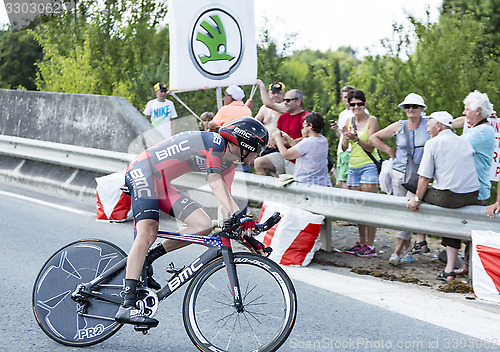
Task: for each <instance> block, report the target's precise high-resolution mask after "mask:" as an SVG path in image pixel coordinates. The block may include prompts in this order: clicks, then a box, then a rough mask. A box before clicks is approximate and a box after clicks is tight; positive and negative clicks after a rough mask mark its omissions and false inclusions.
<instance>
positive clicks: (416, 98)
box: [398, 93, 427, 110]
mask: <svg viewBox="0 0 500 352" xmlns="http://www.w3.org/2000/svg"><path fill="white" fill-rule="evenodd" d="M405 105H420V106H423V107H424V110H425V108H426V107H427V105H425V103H424V98H422V96H420V95H418V94H416V93H410V94H408V95H407V96H406V98H405V100H403V102H402V103H401V104H399V105H398V108H401V109H404V106H405Z"/></svg>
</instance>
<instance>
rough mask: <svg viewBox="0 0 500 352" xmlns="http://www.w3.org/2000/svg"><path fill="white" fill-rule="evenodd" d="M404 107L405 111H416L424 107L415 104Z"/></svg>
mask: <svg viewBox="0 0 500 352" xmlns="http://www.w3.org/2000/svg"><path fill="white" fill-rule="evenodd" d="M403 107H404V108H405V109H410V108H411V109H415V110H416V109H418V108H421V107H422V106H420V105H414V104H408V105H403Z"/></svg>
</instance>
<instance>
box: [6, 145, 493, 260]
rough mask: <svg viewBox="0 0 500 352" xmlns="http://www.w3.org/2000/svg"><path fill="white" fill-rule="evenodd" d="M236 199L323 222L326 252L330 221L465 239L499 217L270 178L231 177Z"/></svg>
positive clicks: (69, 149)
mask: <svg viewBox="0 0 500 352" xmlns="http://www.w3.org/2000/svg"><path fill="white" fill-rule="evenodd" d="M0 154H7V155H10V156H15V157H18V158H28V159H32V160H38V161H42V162H46V163H55V164H58V165H65V166H70V167H74V168H81V169H86V170H92V171H100V172H103V173H112V172H123V171H124V170H125V168H126V166H127V164H128V162H129V161H130V160H131V158H133V157H134V155H132V154H126V153H116V152H109V151H103V150H96V149H91V148H82V147H75V146H68V145H61V144H57V143H51V142H43V141H33V140H26V139H22V138H16V137H8V136H0ZM173 184H174V185H176V186H180V187H185V188H196V189H198V190H199V191H206V192H210V189H209V187H208V185H206V175H204V174H201V173H189V174H186V175H183V176H181V177H179V178H178V179H176V180H174V182H173ZM231 191H232V192H231V193H232V194H233V196H234V197H236V198H241V199H248V200H251V201H258V202H263V201H274V202H278V203H283V204H287V205H289V206H296V207H298V208H300V209H304V210H308V211H311V212H313V213H316V214H321V215H324V216H325V217H326V218H327V221H325V226H324V227H323V229H322V236H321V241H322V243H323V248H324V249H325V250H331V221H330V220H333V219H343V220H347V221H351V222H355V223H362V224H366V225H374V226H379V227H385V228H392V229H397V230H404V231H412V232H416V233H425V234H435V235H440V236H447V237H453V238H458V239H462V240H469V239H470V236H471V230H492V229H498V228H499V226H500V216H497V217H495V218H493V219H492V218H489V217H487V216H486V214H485V212H484V209H485V207H481V206H467V207H463V208H459V209H446V208H441V207H437V206H433V205H429V204H425V203H424V204H421V205H420V211H419V212H417V213H415V212H413V211H410V210H408V209H407V208H406V202H407V201H406V199H405V198H404V197H394V196H388V195H382V194H375V193H367V192H358V191H350V190H344V189H340V188H333V187H322V186H316V185H308V184H303V183H297V182H294V183H291V184H289V185H287V186H285V187H280V185H279V181H278V179H276V178H272V177H267V176H259V175H254V174H247V173H241V172H237V173H236V177H235V180H234V182H233V185H232V190H231Z"/></svg>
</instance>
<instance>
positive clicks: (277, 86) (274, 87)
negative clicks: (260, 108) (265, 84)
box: [269, 82, 285, 93]
mask: <svg viewBox="0 0 500 352" xmlns="http://www.w3.org/2000/svg"><path fill="white" fill-rule="evenodd" d="M269 90H270V91H271V92H275V93H279V92H283V93H284V92H285V85H284V84H283V83H281V82H276V83H272V84H270V85H269Z"/></svg>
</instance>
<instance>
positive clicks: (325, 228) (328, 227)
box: [319, 217, 333, 252]
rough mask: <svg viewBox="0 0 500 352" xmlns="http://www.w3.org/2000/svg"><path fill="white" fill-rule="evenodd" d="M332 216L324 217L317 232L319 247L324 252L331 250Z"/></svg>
mask: <svg viewBox="0 0 500 352" xmlns="http://www.w3.org/2000/svg"><path fill="white" fill-rule="evenodd" d="M332 221H333V219H332V218H329V217H325V220H323V224H321V229H320V232H319V240H320V241H321V249H322V250H324V251H326V252H331V251H332Z"/></svg>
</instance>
